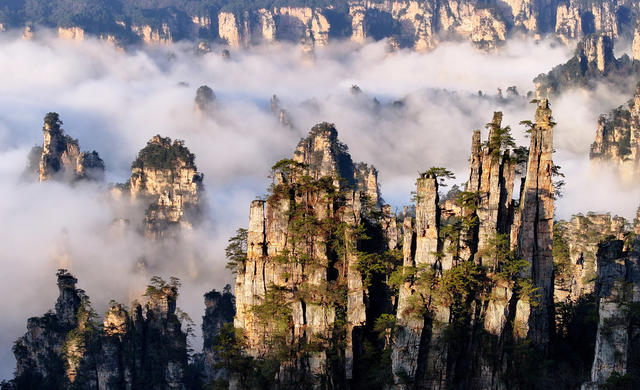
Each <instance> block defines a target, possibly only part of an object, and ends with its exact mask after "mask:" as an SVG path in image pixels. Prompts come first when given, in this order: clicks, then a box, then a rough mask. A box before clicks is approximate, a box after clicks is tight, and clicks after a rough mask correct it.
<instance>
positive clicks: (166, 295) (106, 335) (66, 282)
mask: <svg viewBox="0 0 640 390" xmlns="http://www.w3.org/2000/svg"><path fill="white" fill-rule="evenodd" d="M76 282H77V280H76V279H75V278H74V277H73V276H72V275H71V274H69V273H68V272H66V270H60V271H59V272H58V287H59V289H60V296H59V298H58V300H57V302H56V306H55V313H52V312H49V313H47V314H45V315H44V316H43V317H34V318H30V319H29V320H28V322H27V333H26V334H25V335H24V336H23V337H21V338H20V339H18V341H17V342H16V344H15V346H14V354H15V356H16V361H17V366H16V378H15V381H14V382H15V383H14V384H15V388H17V389H22V388H52V389H53V388H55V389H96V390H97V389H114V390H115V389H122V388H141V387H147V388H157V389H183V388H185V382H186V380H185V371H186V368H187V344H186V334H185V333H184V332H182V330H181V321H180V320H179V319H178V317H177V316H176V297H177V285H175V284H173V283H170V284H166V283H165V282H164V281H161V280H153V281H152V284H151V285H150V286H149V287H148V288H147V293H146V298H147V303H146V304H145V306H144V309H143V307H142V306H141V305H140V304H135V305H134V306H133V309H132V312H131V314H130V313H129V312H128V311H127V310H126V309H125V307H124V306H122V305H120V304H118V303H115V302H113V303H112V304H111V306H110V308H109V310H108V311H107V313H106V314H105V316H104V327H103V328H102V329H100V328H99V327H98V324H97V323H96V317H97V316H96V314H95V313H94V312H93V309H91V304H90V302H89V299H88V297H87V296H85V295H84V291H82V290H79V289H76V287H75V284H76Z"/></svg>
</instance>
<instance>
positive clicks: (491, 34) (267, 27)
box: [0, 0, 637, 50]
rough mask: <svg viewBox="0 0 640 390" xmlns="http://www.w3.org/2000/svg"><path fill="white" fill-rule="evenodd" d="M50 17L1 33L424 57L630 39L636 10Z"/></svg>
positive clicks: (12, 13) (22, 14) (273, 10)
mask: <svg viewBox="0 0 640 390" xmlns="http://www.w3.org/2000/svg"><path fill="white" fill-rule="evenodd" d="M47 11H49V9H48V8H47V7H46V5H40V6H33V7H27V8H25V7H24V6H23V5H21V3H16V4H11V5H10V6H8V7H6V8H5V10H4V12H3V14H2V15H0V17H1V19H0V26H2V30H4V29H10V28H12V27H15V28H20V29H23V28H24V26H27V27H29V30H28V32H29V34H30V35H32V34H33V30H32V29H31V28H30V27H31V26H32V25H33V24H34V23H35V24H38V25H45V26H47V27H53V28H57V29H58V35H59V36H60V37H61V38H64V39H76V40H80V39H84V38H85V37H86V36H88V35H90V34H91V35H95V36H97V37H99V38H100V39H104V40H107V41H109V42H116V43H118V44H130V43H144V44H167V43H169V42H175V41H178V40H183V39H190V40H192V41H193V42H197V43H198V44H201V43H203V42H213V41H216V40H219V41H222V42H225V43H227V44H228V45H230V46H232V47H238V46H248V45H251V44H256V43H264V42H273V41H288V42H294V43H301V44H303V45H305V46H324V45H326V44H327V42H328V41H330V40H332V39H334V40H335V39H351V40H353V41H356V42H363V41H364V40H366V39H373V40H380V39H384V38H389V40H390V41H391V42H392V45H393V46H400V47H407V48H413V49H415V50H428V49H432V48H434V47H436V46H437V45H438V44H439V43H440V42H442V41H446V40H451V39H465V40H468V41H471V42H473V43H474V44H476V45H477V46H479V47H481V48H483V49H494V48H496V47H498V46H500V45H501V44H502V43H504V42H505V41H506V40H507V39H508V38H509V37H510V36H513V35H520V34H522V33H524V34H528V35H530V36H532V37H534V38H536V39H537V38H540V37H541V36H545V35H548V36H554V37H557V38H558V39H559V40H560V41H562V42H565V43H570V42H573V41H576V40H579V39H582V38H583V37H584V36H587V35H589V34H593V33H601V34H605V35H607V36H610V37H611V38H613V39H617V38H618V37H627V38H630V37H631V36H633V33H634V31H633V30H634V26H635V24H636V23H635V21H636V16H637V7H636V5H634V4H633V3H632V2H630V1H628V0H605V1H596V2H584V1H579V0H570V1H561V0H551V1H547V0H525V1H506V2H486V1H480V0H472V1H461V0H429V1H424V2H418V1H414V0H394V1H388V2H370V1H362V0H349V1H348V2H347V3H345V4H343V5H340V6H339V7H337V6H336V5H334V4H327V5H323V6H319V7H305V6H300V5H299V4H297V3H294V2H292V3H290V4H288V3H286V2H284V3H279V4H278V5H272V6H269V7H267V8H265V6H264V5H259V6H258V5H256V6H251V5H236V4H231V3H228V4H227V2H224V1H223V2H222V3H220V4H216V5H212V4H208V3H206V2H203V1H193V2H189V3H188V4H177V5H173V6H172V7H171V8H164V7H163V6H162V5H160V4H157V5H156V4H150V3H136V4H131V5H129V6H128V7H123V6H122V5H121V4H120V2H119V1H115V2H110V3H108V4H107V3H105V4H100V5H85V4H81V5H77V6H76V7H74V8H72V9H68V10H66V11H67V13H68V14H70V16H69V17H70V18H71V19H70V20H78V21H79V22H76V23H74V24H72V25H69V23H68V20H67V19H65V20H58V19H59V18H57V14H56V13H53V15H49V14H47ZM49 13H50V12H49ZM140 15H144V17H140Z"/></svg>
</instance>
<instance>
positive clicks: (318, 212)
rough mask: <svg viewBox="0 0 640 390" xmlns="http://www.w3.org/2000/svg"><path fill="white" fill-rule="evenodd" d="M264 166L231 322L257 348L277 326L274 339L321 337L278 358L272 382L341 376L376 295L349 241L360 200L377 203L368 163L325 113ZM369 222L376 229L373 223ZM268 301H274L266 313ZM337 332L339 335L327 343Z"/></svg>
mask: <svg viewBox="0 0 640 390" xmlns="http://www.w3.org/2000/svg"><path fill="white" fill-rule="evenodd" d="M273 169H274V172H273V179H274V187H273V188H272V190H271V195H270V196H269V198H268V199H267V200H255V201H253V202H252V203H251V207H250V214H249V215H250V217H249V225H248V232H247V259H246V261H245V262H244V263H243V264H240V265H239V266H238V275H237V278H236V290H235V291H236V305H237V312H236V316H235V326H236V327H238V328H242V329H243V330H244V334H245V335H246V343H247V344H246V345H247V349H246V351H247V353H249V354H251V355H252V356H254V357H256V358H264V357H266V356H270V355H271V354H272V353H274V352H277V349H274V348H280V347H277V346H279V345H280V344H279V341H278V340H281V339H279V337H280V336H278V335H284V334H289V335H290V336H286V337H285V339H284V340H281V342H284V344H283V345H282V348H294V349H295V348H298V347H297V346H298V345H303V344H305V343H321V345H322V347H321V348H320V349H319V350H317V351H309V352H307V353H301V354H300V355H299V356H298V357H292V358H291V359H286V360H284V361H282V362H281V363H280V367H279V372H280V374H279V377H280V383H283V384H290V383H291V384H298V385H302V384H306V385H309V386H319V385H320V384H321V383H322V382H321V379H320V378H322V377H325V376H327V375H330V376H332V377H334V379H332V380H335V381H337V382H343V381H346V380H349V379H350V378H352V377H353V375H354V373H353V370H354V358H355V357H357V356H359V355H360V354H361V353H362V336H360V334H361V333H362V331H363V327H364V326H365V325H366V323H367V320H368V315H369V314H370V313H369V309H370V308H369V307H368V305H367V302H368V301H370V300H371V299H373V300H374V301H375V300H376V299H381V298H372V297H371V296H370V295H369V293H370V291H369V290H368V289H367V286H365V283H364V280H363V276H362V274H361V272H360V271H359V270H358V255H357V252H356V250H355V248H356V245H358V244H357V243H358V242H359V241H360V240H361V239H359V238H358V237H359V236H358V234H360V233H358V232H357V230H358V229H357V226H359V225H360V224H361V223H363V222H364V220H365V218H366V217H365V214H366V213H367V212H370V211H369V210H371V211H372V210H378V212H380V206H379V205H378V203H379V201H380V196H379V192H378V187H377V172H376V171H375V169H374V168H372V167H369V166H366V165H364V164H354V163H353V161H352V159H351V156H350V154H349V153H348V149H347V147H346V145H344V144H342V143H340V141H339V140H338V133H337V131H336V129H335V127H334V126H333V125H331V124H328V123H321V124H318V125H316V126H314V127H313V129H312V130H311V132H310V133H309V135H308V136H307V137H306V138H304V139H303V140H301V141H300V143H299V144H298V147H297V148H296V150H295V153H294V156H293V159H291V160H282V161H281V162H278V163H277V164H276V165H275V166H274V168H273ZM388 217H389V219H390V218H392V216H391V215H389V216H388ZM312 221H317V222H312ZM309 223H310V224H311V225H309ZM316 223H317V224H320V225H324V226H327V229H319V228H318V227H319V225H317V224H316ZM313 226H315V228H313ZM331 226H336V227H337V226H342V227H341V228H339V229H338V230H334V229H335V228H333V227H331ZM308 229H312V230H311V231H310V230H308ZM375 231H376V232H378V234H380V235H381V236H382V234H383V232H382V228H381V226H377V227H376V228H375ZM337 242H342V243H343V244H340V245H341V246H340V248H341V249H337V248H336V247H335V245H336V243H337ZM379 244H381V242H377V243H376V245H379ZM336 250H338V251H339V252H340V254H339V255H338V252H336ZM363 250H364V249H363ZM369 250H372V249H369ZM296 291H297V292H296ZM331 291H336V292H337V291H343V293H344V296H335V295H332V294H334V293H332V292H331ZM341 294H342V293H341ZM334 299H337V301H334ZM276 302H277V303H276ZM274 303H275V304H277V305H278V307H280V308H282V311H280V310H276V312H274V313H271V314H270V310H272V309H274V307H273V306H272V305H273V304H274ZM337 305H340V306H341V307H342V308H344V310H342V309H341V308H339V307H338V306H337ZM376 310H377V309H376ZM369 320H371V319H370V318H369ZM343 331H346V336H344V335H342V332H343ZM341 337H345V338H344V339H343V341H344V344H341V343H340V344H336V345H333V344H332V342H331V340H332V339H337V338H341ZM314 340H315V341H314ZM322 340H324V341H322ZM274 343H275V344H274ZM334 350H335V351H336V353H339V355H340V356H343V357H342V358H338V361H336V360H335V358H333V359H334V360H333V361H330V360H328V359H329V356H330V355H329V354H333V352H332V351H334ZM314 378H317V379H314Z"/></svg>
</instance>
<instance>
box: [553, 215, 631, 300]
mask: <svg viewBox="0 0 640 390" xmlns="http://www.w3.org/2000/svg"><path fill="white" fill-rule="evenodd" d="M553 230H554V233H553V245H554V263H555V274H554V280H555V282H554V283H555V286H554V288H555V291H554V295H555V300H556V302H577V301H578V300H580V299H581V298H582V297H584V296H586V295H588V294H591V293H593V292H594V291H595V285H596V277H597V261H596V254H597V252H598V245H599V244H600V243H601V242H602V241H604V240H605V239H607V238H608V237H609V238H610V237H614V238H615V239H618V240H622V239H624V238H625V236H627V235H628V234H629V233H630V229H629V224H628V222H627V221H626V220H625V219H624V218H622V217H618V216H614V217H612V216H611V215H610V214H595V213H587V214H585V215H582V214H581V215H574V216H573V217H572V218H571V220H570V221H558V222H556V223H555V224H554V226H553Z"/></svg>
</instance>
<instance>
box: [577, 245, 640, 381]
mask: <svg viewBox="0 0 640 390" xmlns="http://www.w3.org/2000/svg"><path fill="white" fill-rule="evenodd" d="M638 245H639V242H638V241H636V242H635V243H634V244H633V248H630V249H631V250H630V251H628V252H627V251H624V242H623V241H622V240H610V241H605V242H603V243H601V244H600V246H599V248H598V254H597V258H598V278H597V280H596V293H597V294H598V301H599V303H598V313H599V322H598V333H597V336H596V347H595V354H594V358H593V366H592V368H591V381H590V382H587V383H585V384H583V385H582V389H583V390H597V389H606V388H610V387H609V386H603V385H605V384H608V385H609V383H608V379H609V378H610V377H611V376H612V375H613V374H614V373H615V374H617V375H620V376H624V375H625V374H627V373H629V372H630V371H632V372H633V371H635V372H637V369H638V367H637V365H638V361H637V354H636V360H635V361H634V360H633V351H634V350H637V348H638V347H640V345H638V332H639V329H638V328H637V323H636V324H634V323H633V321H632V319H631V317H632V313H633V312H634V307H637V306H636V305H637V304H638V302H640V264H639V257H638V253H639V252H638ZM636 322H637V321H636ZM634 366H635V367H634ZM631 377H632V378H633V375H632V376H631ZM633 385H635V386H637V379H636V380H635V383H634V384H633ZM628 388H636V387H628Z"/></svg>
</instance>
